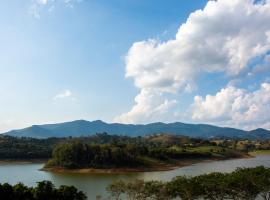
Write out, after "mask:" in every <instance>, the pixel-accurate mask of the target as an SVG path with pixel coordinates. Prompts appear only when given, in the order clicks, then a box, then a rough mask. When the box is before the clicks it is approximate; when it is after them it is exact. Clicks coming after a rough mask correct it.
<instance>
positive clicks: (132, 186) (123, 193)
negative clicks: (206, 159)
mask: <svg viewBox="0 0 270 200" xmlns="http://www.w3.org/2000/svg"><path fill="white" fill-rule="evenodd" d="M107 191H108V192H109V194H110V197H111V199H113V200H122V199H127V200H171V199H181V200H196V199H198V200H199V199H207V200H225V199H226V200H254V199H256V198H259V199H263V200H269V199H270V168H265V167H263V166H259V167H255V168H238V169H237V170H235V171H234V172H231V173H220V172H214V173H209V174H203V175H199V176H194V177H187V176H178V177H175V178H174V179H172V180H171V181H169V182H160V181H143V180H136V181H134V182H128V183H126V182H123V181H121V180H119V181H116V182H114V183H112V184H111V185H109V186H108V187H107Z"/></svg>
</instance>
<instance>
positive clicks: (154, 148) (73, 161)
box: [45, 134, 245, 169]
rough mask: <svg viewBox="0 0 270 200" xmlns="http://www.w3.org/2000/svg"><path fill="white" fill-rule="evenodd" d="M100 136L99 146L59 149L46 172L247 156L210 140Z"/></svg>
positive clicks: (78, 142)
mask: <svg viewBox="0 0 270 200" xmlns="http://www.w3.org/2000/svg"><path fill="white" fill-rule="evenodd" d="M98 136H99V137H100V136H102V137H101V138H102V140H97V141H99V142H96V141H95V142H93V141H94V140H89V141H87V139H85V140H82V139H81V138H80V139H75V140H71V141H68V142H62V143H60V144H58V145H56V147H55V148H54V150H53V153H52V159H51V160H49V162H48V163H47V164H46V166H45V168H47V169H49V168H68V169H78V168H79V169H81V168H120V167H129V168H133V167H134V168H138V167H153V166H157V165H162V164H176V163H177V162H179V161H182V160H186V159H209V158H218V159H225V158H236V157H242V156H243V155H245V153H244V152H241V151H238V150H235V149H230V148H228V147H223V146H218V145H217V144H216V143H213V142H210V141H208V140H202V139H192V138H187V137H179V136H168V135H159V136H151V137H147V138H141V137H138V138H129V137H118V136H109V135H107V134H103V135H98ZM90 141H91V142H90ZM100 141H102V142H100ZM108 141H109V142H108Z"/></svg>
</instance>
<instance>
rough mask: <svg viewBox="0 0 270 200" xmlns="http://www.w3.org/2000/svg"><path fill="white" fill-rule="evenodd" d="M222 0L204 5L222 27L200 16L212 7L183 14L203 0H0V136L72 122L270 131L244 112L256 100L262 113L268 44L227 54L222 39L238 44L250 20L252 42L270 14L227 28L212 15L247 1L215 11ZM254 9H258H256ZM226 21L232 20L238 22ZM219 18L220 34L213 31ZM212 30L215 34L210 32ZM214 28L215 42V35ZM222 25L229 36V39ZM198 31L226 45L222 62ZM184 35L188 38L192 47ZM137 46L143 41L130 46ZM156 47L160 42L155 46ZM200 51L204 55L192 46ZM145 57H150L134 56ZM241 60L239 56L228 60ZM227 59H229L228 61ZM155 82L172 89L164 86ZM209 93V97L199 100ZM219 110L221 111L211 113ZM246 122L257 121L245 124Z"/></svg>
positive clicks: (266, 123) (256, 41) (246, 45)
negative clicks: (180, 123) (260, 102)
mask: <svg viewBox="0 0 270 200" xmlns="http://www.w3.org/2000/svg"><path fill="white" fill-rule="evenodd" d="M224 1H225V0H220V1H218V2H217V3H216V5H211V6H212V7H213V9H217V10H218V9H220V11H218V13H216V12H213V13H214V14H213V18H214V17H215V15H216V19H217V20H218V19H220V23H218V22H217V23H216V22H215V23H214V22H213V21H212V20H211V15H209V16H210V17H208V18H207V19H206V18H205V17H203V14H209V13H211V12H212V10H211V9H208V10H204V13H202V16H201V15H200V16H195V17H193V18H196V17H197V18H196V19H195V20H194V19H193V18H192V17H190V14H191V13H193V12H194V11H196V10H198V9H204V8H205V6H206V4H207V1H204V0H200V1H198V0H189V1H179V0H171V1H169V2H168V1H163V0H148V1H145V0H110V1H108V0H69V1H67V0H54V1H53V0H22V1H18V0H10V1H4V2H1V4H0V25H1V29H0V44H1V45H0V52H1V53H0V82H1V84H0V94H1V96H0V109H1V112H0V131H1V132H3V131H7V130H9V129H14V128H21V127H25V126H28V125H32V124H43V123H53V122H62V121H68V120H76V119H86V120H95V119H102V120H105V121H107V122H123V123H148V122H153V121H164V122H171V121H184V122H193V123H213V124H217V125H224V126H234V127H240V128H245V129H249V128H254V127H259V126H262V127H265V128H269V127H270V125H269V118H268V117H261V118H260V120H258V119H256V120H254V119H251V118H250V116H249V115H250V112H253V111H252V109H251V107H252V106H253V105H255V106H256V105H257V103H258V100H256V99H258V98H257V96H259V95H262V98H264V99H265V102H264V103H263V106H264V107H262V108H261V107H260V108H254V109H255V110H256V109H257V110H258V109H260V110H259V111H254V112H255V113H253V114H254V116H261V115H264V112H263V111H262V110H264V111H265V110H267V109H269V107H270V105H269V104H270V103H269V99H268V96H267V93H268V83H269V81H270V80H269V77H270V76H269V62H270V59H269V58H270V57H269V58H268V54H267V52H268V51H269V50H270V48H269V43H270V40H269V41H268V40H267V38H266V39H265V40H259V39H254V41H253V40H251V39H250V38H244V39H243V40H245V41H242V43H241V44H244V45H243V48H242V49H244V48H250V49H255V48H256V46H257V47H258V45H261V46H263V47H264V48H262V50H261V49H260V50H256V53H253V52H255V50H254V51H253V52H252V53H251V52H246V51H243V50H241V48H239V49H240V50H239V51H238V52H234V51H233V49H235V47H239V44H237V46H234V45H235V44H234V42H235V41H236V40H233V42H230V43H228V44H227V43H226V44H224V41H223V38H225V37H227V35H226V34H228V36H230V37H231V38H234V37H235V38H240V36H241V34H240V33H241V32H242V31H243V30H244V28H243V27H244V26H243V25H242V24H243V23H250V31H251V30H252V29H254V28H256V26H260V27H259V28H258V31H256V33H254V38H259V36H260V34H264V35H265V33H267V31H269V30H270V24H269V21H270V20H269V21H267V22H266V24H265V23H263V20H264V19H265V20H267V17H269V15H267V14H265V13H262V12H260V11H257V10H255V11H254V13H256V12H257V13H258V17H257V19H254V22H256V23H254V24H255V25H253V23H252V22H249V21H250V19H248V17H247V19H246V20H243V22H239V24H237V23H235V24H234V25H231V24H230V23H229V21H228V23H227V22H226V20H225V23H224V18H223V19H222V17H220V16H219V13H222V12H223V10H222V8H224V9H225V8H226V6H229V7H231V8H237V6H241V4H243V5H244V4H248V3H247V1H245V0H237V2H239V5H223V4H225V3H224ZM209 4H210V3H209ZM265 4H269V3H265ZM255 5H257V4H255V3H251V4H250V3H249V4H248V5H247V6H250V7H251V8H252V7H254V6H255ZM211 6H209V7H211ZM260 6H261V7H263V6H265V7H266V5H263V3H262V5H260ZM231 15H232V16H231V19H234V18H236V17H237V15H236V14H235V15H234V13H232V14H231ZM219 17H220V18H219ZM229 18H230V17H228V19H229ZM188 19H191V20H190V26H189V27H187V28H185V30H193V29H192V27H195V25H196V26H198V27H199V28H200V29H199V30H198V31H197V32H196V34H194V33H184V32H185V31H181V30H180V29H179V27H180V26H181V24H184V23H186V22H187V20H188ZM200 19H201V21H200ZM252 19H253V18H252ZM258 21H259V22H262V24H260V23H259V24H258ZM221 22H222V23H224V24H223V26H224V27H225V28H224V27H218V26H219V24H221ZM196 23H197V24H196ZM211 23H213V24H211ZM194 24H195V25H194ZM211 25H213V27H212V29H213V30H212V29H210V28H209V26H211ZM242 26H243V27H242ZM215 28H217V30H218V31H221V32H220V33H219V34H221V35H222V36H220V37H217V36H216V35H215V34H216V31H215V30H214V29H215ZM223 28H224V30H223ZM248 28H249V25H248ZM226 29H232V32H228V33H227V31H226ZM235 29H237V34H236V32H235ZM238 29H239V30H238ZM183 30H184V28H183ZM204 30H206V31H205V34H206V35H205V36H206V37H207V34H209V37H211V35H214V37H213V38H215V41H214V40H213V41H214V42H216V41H218V40H220V41H223V42H220V43H218V42H217V45H220V44H223V45H224V46H226V47H227V46H229V47H228V48H231V49H232V50H230V51H229V50H228V49H227V48H226V51H225V50H224V55H225V56H223V55H219V54H220V52H218V51H217V49H213V48H212V47H211V48H210V47H209V46H204V45H205V43H202V40H197V39H200V37H201V36H198V35H199V34H197V33H199V32H200V33H201V35H203V34H204ZM209 30H212V32H209ZM207 31H208V32H207ZM222 31H223V32H222ZM191 32H192V31H191ZM223 33H224V35H223ZM176 34H177V35H180V36H179V38H180V39H179V38H178V36H176ZM269 38H270V36H269ZM191 39H194V41H193V40H192V42H190V41H191ZM203 40H204V39H203ZM139 41H144V44H143V45H136V44H138V43H137V42H139ZM151 41H152V42H151ZM185 41H189V42H187V45H188V46H181V45H183V43H185ZM213 41H210V42H213ZM251 41H252V42H251ZM170 42H171V43H173V44H174V45H173V47H171V45H170ZM152 43H153V44H152ZM191 43H192V44H191ZM192 45H193V46H192ZM194 45H195V46H194ZM230 45H231V46H230ZM159 46H162V47H160V50H159ZM201 46H202V48H205V49H206V50H205V51H204V50H201V51H199V52H198V51H195V50H194V49H197V50H198V49H199V48H200V47H201ZM240 47H242V46H241V45H240ZM148 48H150V49H151V50H147V49H148ZM182 48H190V49H191V50H190V52H191V53H190V54H189V53H186V52H181V51H183V50H182ZM220 48H222V46H221V47H220ZM257 49H258V48H257ZM160 51H162V53H160ZM178 51H179V52H178ZM257 51H258V52H257ZM172 52H174V53H172ZM175 52H176V53H175ZM228 52H229V53H228ZM141 53H142V55H141ZM147 54H149V55H152V57H151V56H149V57H148V56H147V58H145V59H142V57H143V55H147ZM172 54H179V55H177V56H176V57H174V56H172ZM204 54H205V55H204ZM180 55H181V56H180ZM182 55H184V56H182ZM150 57H151V58H150ZM202 57H203V58H202ZM239 57H241V60H237V59H236V58H239ZM178 59H179V61H178ZM225 59H227V60H225ZM128 60H129V61H130V62H128ZM208 60H211V62H210V61H208ZM219 60H222V61H219ZM228 60H229V61H232V60H234V61H235V60H237V62H236V61H235V62H234V63H233V64H231V63H229V62H228ZM191 61H194V63H195V64H194V63H191ZM166 63H169V64H168V66H167V64H166ZM163 65H164V66H163ZM165 65H166V66H165ZM255 66H258V67H255ZM146 68H147V69H146ZM157 69H159V70H157ZM227 69H228V70H227ZM151 70H152V71H151ZM254 71H256V72H254ZM257 71H259V72H257ZM159 73H161V74H159ZM155 74H156V75H155ZM164 81H165V82H164ZM161 82H162V84H167V83H168V84H171V85H166V86H164V85H161ZM262 84H265V85H264V86H265V87H262ZM222 89H223V90H222ZM219 93H220V94H221V96H222V95H225V96H222V97H224V102H223V100H222V101H220V100H218V96H219V95H218V94H219ZM207 95H211V96H212V98H210V100H209V99H207V97H206V96H207ZM196 96H197V97H198V98H197V100H195V99H196V98H195V97H196ZM136 97H138V98H137V100H136V99H135V98H136ZM239 98H240V99H241V100H242V102H241V104H243V105H244V106H243V107H241V108H238V107H237V109H236V111H235V109H234V108H232V107H233V106H232V105H235V104H237V102H238V101H239V100H237V99H239ZM247 99H248V100H247ZM209 105H213V108H212V107H211V108H209ZM220 107H222V109H223V110H222V112H221V111H217V110H215V109H214V108H220ZM254 109H253V110H254ZM228 113H229V114H228ZM236 118H237V119H236ZM250 121H256V123H255V122H254V123H253V124H252V126H249V125H250Z"/></svg>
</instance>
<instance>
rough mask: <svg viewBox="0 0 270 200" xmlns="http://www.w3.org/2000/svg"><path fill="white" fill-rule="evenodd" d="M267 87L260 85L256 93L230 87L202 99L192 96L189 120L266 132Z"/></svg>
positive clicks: (269, 110) (269, 107)
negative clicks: (261, 128)
mask: <svg viewBox="0 0 270 200" xmlns="http://www.w3.org/2000/svg"><path fill="white" fill-rule="evenodd" d="M269 113H270V84H269V83H262V84H261V86H260V88H259V89H258V90H255V91H253V92H248V91H246V90H244V89H239V88H236V87H233V86H228V87H226V88H223V89H221V90H220V91H219V92H218V93H217V94H215V95H207V96H206V97H205V98H203V97H201V96H196V97H195V98H194V104H193V106H192V118H193V119H194V120H198V121H208V122H217V123H220V124H223V125H226V124H228V125H233V126H236V127H243V128H247V129H250V128H256V127H264V128H268V129H270V123H269V122H270V115H269Z"/></svg>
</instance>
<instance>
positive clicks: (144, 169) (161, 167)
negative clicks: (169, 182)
mask: <svg viewBox="0 0 270 200" xmlns="http://www.w3.org/2000/svg"><path fill="white" fill-rule="evenodd" d="M253 157H254V156H252V155H249V154H248V155H243V156H241V157H236V158H209V159H185V160H178V161H177V163H175V164H168V163H162V164H158V165H156V166H151V167H138V168H128V167H121V168H81V169H66V168H59V167H52V168H44V167H43V168H42V169H40V171H46V172H52V173H74V174H124V173H137V172H158V171H171V170H175V169H178V168H182V167H186V166H191V165H193V164H197V163H204V162H214V161H221V160H233V159H245V158H253Z"/></svg>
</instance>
